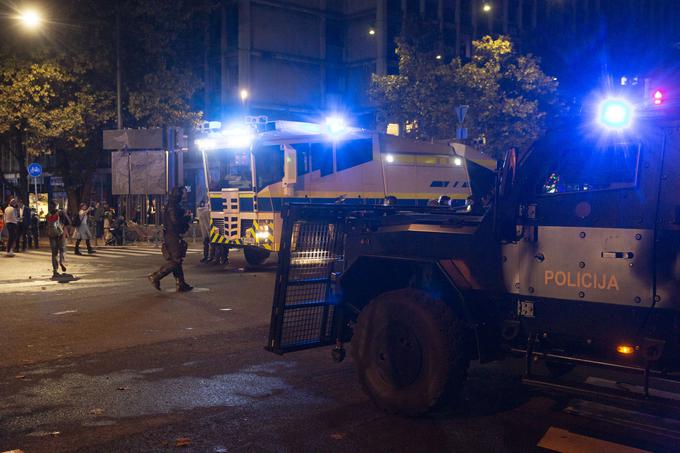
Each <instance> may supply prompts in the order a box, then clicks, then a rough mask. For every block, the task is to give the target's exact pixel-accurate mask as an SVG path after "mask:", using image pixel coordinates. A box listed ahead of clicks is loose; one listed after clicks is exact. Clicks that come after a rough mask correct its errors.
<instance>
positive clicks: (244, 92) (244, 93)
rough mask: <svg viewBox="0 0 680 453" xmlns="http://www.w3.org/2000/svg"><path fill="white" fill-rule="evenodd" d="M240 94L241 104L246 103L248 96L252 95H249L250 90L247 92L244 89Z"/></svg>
mask: <svg viewBox="0 0 680 453" xmlns="http://www.w3.org/2000/svg"><path fill="white" fill-rule="evenodd" d="M239 94H240V96H241V102H246V101H247V100H248V95H249V94H250V93H248V90H246V89H245V88H244V89H242V90H241V92H240V93H239Z"/></svg>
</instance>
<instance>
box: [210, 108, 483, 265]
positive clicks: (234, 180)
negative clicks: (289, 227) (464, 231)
mask: <svg viewBox="0 0 680 453" xmlns="http://www.w3.org/2000/svg"><path fill="white" fill-rule="evenodd" d="M197 144H198V145H199V148H200V149H201V150H202V151H203V156H204V165H205V174H206V176H207V178H206V186H207V187H209V188H210V190H209V197H210V206H211V221H212V225H211V230H210V239H211V242H213V243H216V244H224V245H225V246H229V247H241V248H244V254H245V257H246V260H247V261H248V262H249V263H250V264H253V265H257V264H261V263H263V262H264V261H265V260H266V259H267V258H268V257H269V254H270V253H271V252H276V251H278V245H279V242H280V232H281V223H282V220H281V215H280V213H281V209H282V207H283V206H284V205H285V204H287V203H291V202H298V203H299V202H303V203H342V204H347V205H357V204H360V205H377V204H384V203H385V202H386V200H387V202H388V203H394V204H396V205H398V206H425V205H426V204H427V203H428V202H430V203H432V201H433V200H439V199H440V198H441V197H445V199H446V200H450V202H448V203H447V204H451V205H454V206H462V205H463V204H464V203H465V201H466V199H467V198H468V197H470V196H471V195H472V193H473V189H475V188H473V187H471V186H470V183H469V181H470V176H469V175H470V173H472V174H475V175H477V176H476V177H475V178H474V180H475V181H479V182H480V184H487V185H488V184H489V181H491V180H492V179H493V174H492V173H491V172H490V171H489V170H488V168H485V165H486V166H488V165H489V160H488V159H485V157H484V156H483V155H482V154H480V153H476V152H475V150H474V149H472V148H470V147H465V146H460V145H456V146H457V148H458V151H457V152H456V151H454V149H453V148H452V147H451V146H449V145H448V144H446V143H444V144H437V143H423V142H417V141H413V140H407V139H404V138H400V137H396V136H392V135H386V134H380V133H377V132H372V131H368V130H364V129H359V128H354V127H348V126H346V125H345V124H344V122H343V121H342V120H341V119H339V118H335V117H333V118H329V119H328V120H327V122H326V123H324V124H318V123H305V122H295V121H268V120H267V119H266V118H259V117H256V118H254V119H252V118H251V119H250V120H249V121H248V122H247V124H245V125H238V126H228V127H225V128H221V127H220V128H219V129H216V130H212V131H210V130H209V131H206V132H205V133H203V136H202V137H201V138H200V139H198V140H197ZM465 155H466V156H468V157H472V159H468V160H465V159H463V158H462V156H465ZM493 165H495V162H494V163H493ZM484 175H486V176H484Z"/></svg>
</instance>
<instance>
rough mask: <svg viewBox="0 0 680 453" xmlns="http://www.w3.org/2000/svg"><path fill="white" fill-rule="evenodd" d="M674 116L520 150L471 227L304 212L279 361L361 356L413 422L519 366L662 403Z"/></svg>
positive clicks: (289, 257) (464, 222) (677, 241)
mask: <svg viewBox="0 0 680 453" xmlns="http://www.w3.org/2000/svg"><path fill="white" fill-rule="evenodd" d="M657 99H661V98H660V96H659V94H658V93H655V97H654V102H650V103H645V104H644V105H643V104H640V105H635V104H632V103H629V102H627V101H625V100H624V99H621V98H616V99H608V100H606V101H603V102H601V103H600V104H599V105H598V106H597V107H593V110H594V111H593V112H591V113H592V114H593V118H594V119H593V121H585V122H581V123H572V124H571V125H570V126H569V127H568V128H567V129H565V130H562V131H552V132H551V133H549V134H548V135H547V136H546V137H545V138H544V139H542V140H541V141H539V142H538V143H537V144H536V145H535V146H534V147H533V148H532V149H531V150H530V151H528V152H527V153H525V154H524V155H516V153H515V152H514V151H509V152H508V154H507V157H506V158H505V160H504V164H503V166H502V168H499V170H498V172H497V175H498V178H497V183H496V185H495V188H494V189H493V190H492V191H491V193H490V194H489V196H487V197H482V200H481V201H480V202H479V203H477V205H476V206H475V207H474V209H470V210H467V211H464V212H461V211H457V210H454V209H440V208H405V207H400V206H396V207H395V206H387V207H369V206H300V205H293V206H290V207H289V208H288V209H287V211H286V212H285V216H284V217H285V222H284V225H283V234H282V244H281V252H280V262H279V263H280V266H279V270H278V275H277V279H276V289H275V294H274V301H273V311H272V318H271V328H270V335H269V343H268V345H267V348H268V349H269V350H271V351H273V352H276V353H284V352H288V351H293V350H299V349H304V348H311V347H316V346H321V345H335V348H334V350H333V355H334V357H335V358H336V359H341V358H342V357H343V356H344V349H343V345H344V343H346V342H349V341H351V352H352V355H353V358H354V362H355V364H356V368H357V371H358V374H359V378H360V381H361V383H362V385H363V387H364V389H365V391H366V392H367V393H368V394H369V395H370V396H371V398H372V399H373V400H374V401H375V402H376V403H377V405H378V406H380V407H382V408H384V409H386V410H388V411H392V412H395V413H403V414H420V413H423V412H426V411H428V410H429V409H431V408H432V407H433V406H435V405H436V404H437V403H440V402H443V401H447V400H448V399H449V398H450V397H451V396H452V395H455V394H456V393H457V391H458V390H459V389H460V388H461V386H462V385H463V381H464V380H465V377H466V370H467V368H468V365H469V363H470V361H471V360H473V359H477V360H480V361H482V362H485V361H490V360H494V359H498V358H502V357H504V356H506V355H507V354H510V353H516V354H521V355H523V356H524V357H525V359H526V373H527V376H530V377H532V379H533V380H534V382H535V383H539V382H543V383H545V384H546V385H549V384H551V383H552V384H554V383H555V382H554V380H553V379H554V378H555V377H556V376H558V375H561V374H563V373H565V372H568V371H569V370H570V369H571V368H573V367H574V366H575V365H577V364H589V365H596V366H603V367H610V368H615V369H617V370H626V371H631V372H634V373H639V374H640V375H641V376H644V380H643V382H644V386H643V387H644V393H645V394H648V393H649V392H648V390H649V380H650V378H655V377H657V376H664V377H666V378H669V379H670V378H674V376H676V375H675V374H674V373H677V372H678V371H680V122H677V121H676V120H674V119H673V117H674V116H675V115H673V114H672V112H671V111H670V110H671V109H672V108H673V107H672V106H671V105H664V104H663V103H661V102H659V103H657V102H656V101H657ZM675 117H677V116H675ZM537 361H543V362H545V364H546V365H547V370H549V371H550V373H548V372H543V373H542V375H543V376H538V377H537V376H536V372H537V370H538V369H537V368H536V367H534V363H535V362H537ZM541 369H543V367H541ZM551 375H552V376H551ZM583 386H586V384H583ZM591 390H592V389H591ZM593 391H598V392H599V391H600V390H599V389H596V390H593ZM653 397H654V396H653V395H652V396H651V397H650V398H653Z"/></svg>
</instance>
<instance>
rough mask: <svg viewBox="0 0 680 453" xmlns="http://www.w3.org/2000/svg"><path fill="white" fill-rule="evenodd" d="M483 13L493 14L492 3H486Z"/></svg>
mask: <svg viewBox="0 0 680 453" xmlns="http://www.w3.org/2000/svg"><path fill="white" fill-rule="evenodd" d="M482 11H484V12H485V13H490V12H491V3H484V5H483V6H482Z"/></svg>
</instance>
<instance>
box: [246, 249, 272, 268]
mask: <svg viewBox="0 0 680 453" xmlns="http://www.w3.org/2000/svg"><path fill="white" fill-rule="evenodd" d="M269 255H271V252H270V251H269V250H265V249H263V248H260V247H253V246H250V245H249V246H246V247H245V248H244V249H243V256H245V258H246V262H247V263H248V264H250V265H251V266H261V265H262V264H264V262H265V261H267V258H269Z"/></svg>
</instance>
